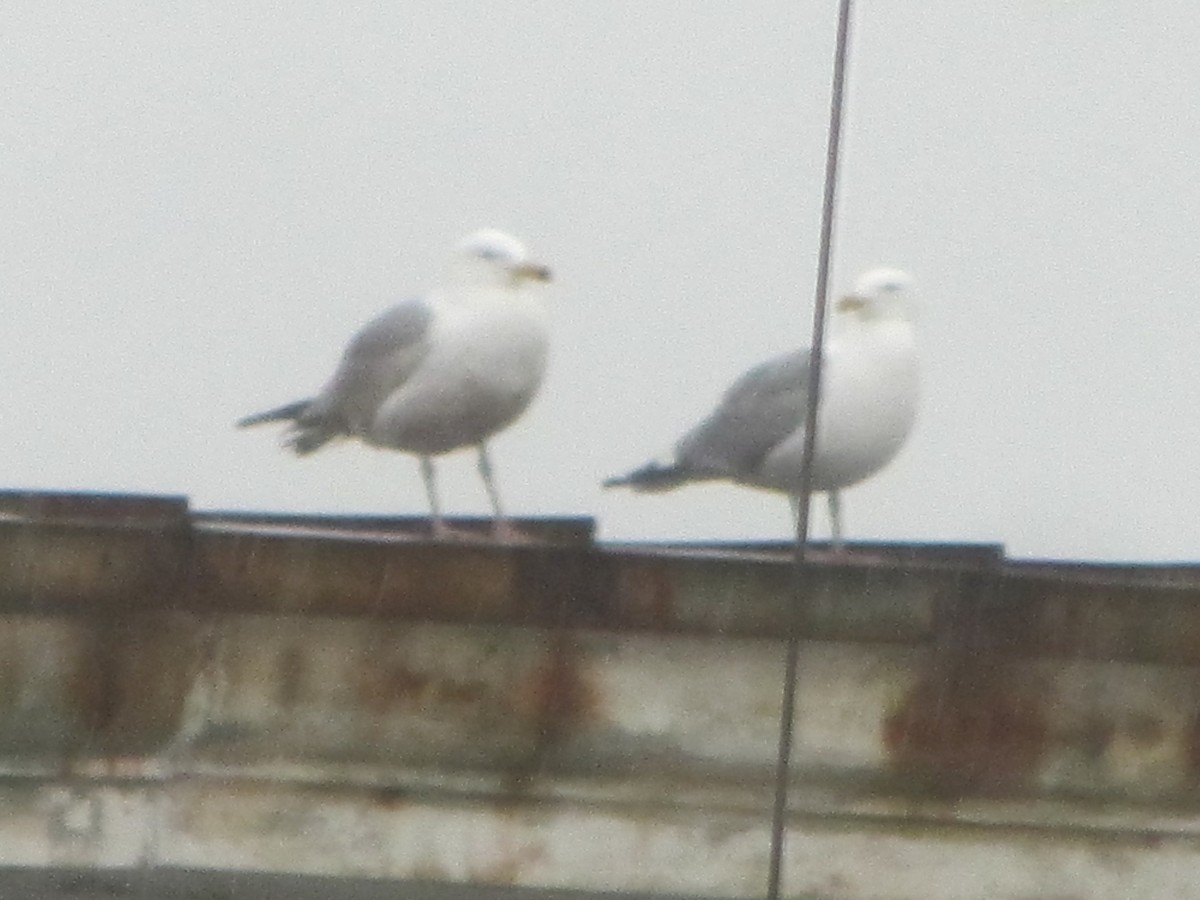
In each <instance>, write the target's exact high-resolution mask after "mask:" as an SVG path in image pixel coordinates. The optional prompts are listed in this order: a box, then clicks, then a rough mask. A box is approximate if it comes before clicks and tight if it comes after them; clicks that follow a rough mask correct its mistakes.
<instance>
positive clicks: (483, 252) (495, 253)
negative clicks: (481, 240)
mask: <svg viewBox="0 0 1200 900" xmlns="http://www.w3.org/2000/svg"><path fill="white" fill-rule="evenodd" d="M475 255H476V256H478V257H479V258H480V259H486V260H487V261H488V262H496V261H497V260H499V259H500V258H501V257H502V255H503V254H501V252H500V251H499V250H497V249H496V248H495V247H480V248H479V249H478V250H476V251H475Z"/></svg>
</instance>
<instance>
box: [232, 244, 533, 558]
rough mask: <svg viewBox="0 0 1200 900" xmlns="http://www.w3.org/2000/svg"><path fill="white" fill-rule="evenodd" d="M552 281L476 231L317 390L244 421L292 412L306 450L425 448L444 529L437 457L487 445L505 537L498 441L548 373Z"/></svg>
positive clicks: (289, 417)
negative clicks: (493, 453)
mask: <svg viewBox="0 0 1200 900" xmlns="http://www.w3.org/2000/svg"><path fill="white" fill-rule="evenodd" d="M549 279H550V271H549V269H547V268H546V267H545V266H542V265H539V264H537V263H534V262H532V261H531V260H530V259H529V255H528V253H527V252H526V249H525V246H524V245H523V244H522V243H521V242H520V241H518V240H517V239H516V238H513V237H511V236H509V235H507V234H504V233H503V232H500V231H496V230H493V229H485V230H482V231H478V232H475V233H474V234H472V235H470V236H469V237H467V238H466V239H465V240H463V241H462V242H461V243H460V244H459V245H458V247H457V249H456V251H455V253H454V255H453V258H452V259H451V261H450V265H449V266H448V268H447V270H446V273H445V275H444V277H443V279H442V280H441V282H440V283H439V284H438V285H437V286H436V287H435V288H434V289H433V290H431V291H429V292H428V293H426V294H424V295H423V296H419V297H414V298H412V299H409V300H406V301H404V302H401V303H399V304H398V305H396V306H393V307H392V308H391V309H388V310H386V311H385V312H383V313H381V314H380V315H379V316H377V317H376V318H374V319H372V320H371V321H370V322H368V323H367V324H366V325H365V326H363V328H362V329H361V330H360V331H359V332H358V333H357V334H356V335H354V337H353V338H352V339H351V340H350V343H349V345H348V346H347V347H346V350H345V351H344V353H343V354H342V359H341V363H340V364H339V365H338V367H337V370H336V371H335V372H334V374H333V377H332V378H330V380H329V381H328V383H326V385H325V386H324V387H323V388H322V389H321V391H320V392H319V393H318V394H317V395H316V396H315V397H312V398H310V399H307V400H299V401H297V402H294V403H289V404H287V405H286V406H281V407H278V408H277V409H272V410H268V411H267V412H262V413H258V414H256V415H252V416H247V417H246V418H244V419H242V420H241V421H240V422H238V423H237V424H238V426H239V427H246V426H249V425H260V424H263V423H266V422H289V423H290V428H289V430H288V433H287V436H286V438H285V443H286V444H287V445H288V446H290V447H291V448H292V449H293V450H294V451H295V452H296V453H297V454H300V455H304V454H308V453H312V452H313V451H314V450H317V449H319V448H320V447H322V446H324V445H325V444H326V443H327V442H328V441H330V440H332V439H333V438H337V437H353V438H358V439H359V440H361V441H363V442H365V443H367V444H370V445H372V446H375V447H382V448H386V449H389V450H401V451H404V452H406V453H413V454H416V455H417V456H418V457H419V459H420V464H421V476H422V478H423V479H424V482H425V491H426V493H427V495H428V499H429V508H430V512H431V514H432V526H433V532H434V534H435V536H438V537H445V536H447V535H449V534H450V530H449V529H448V528H447V527H446V525H445V522H444V520H443V518H442V510H441V506H440V504H439V501H438V492H437V484H436V476H435V471H434V462H433V458H434V457H435V456H439V455H441V454H443V453H448V452H450V451H452V450H457V449H459V448H461V447H477V448H478V452H479V473H480V475H481V476H482V478H483V483H484V486H485V488H486V489H487V494H488V500H489V501H490V503H491V507H492V513H493V515H494V517H495V520H494V527H495V532H496V534H497V536H500V535H504V534H507V533H509V529H508V526H507V522H506V520H505V518H504V515H503V512H502V510H501V505H500V497H499V493H498V491H497V489H496V482H495V476H494V475H493V471H492V465H491V461H490V460H489V458H488V452H487V444H486V441H487V439H488V438H489V437H491V436H492V435H493V434H495V433H496V432H498V431H500V430H501V429H503V428H505V427H507V426H508V425H510V424H511V423H512V422H513V421H514V420H515V419H516V418H517V417H518V416H520V415H521V413H522V412H524V410H525V408H526V407H527V406H528V405H529V403H530V401H531V400H532V399H533V397H534V395H535V394H536V393H537V390H538V386H539V385H540V384H541V382H542V375H543V373H544V372H545V368H546V355H547V349H548V336H547V322H546V310H545V309H544V307H543V305H542V303H541V298H540V296H539V293H540V292H539V291H538V290H536V289H535V287H534V286H535V285H536V284H537V283H540V282H545V281H548V280H549Z"/></svg>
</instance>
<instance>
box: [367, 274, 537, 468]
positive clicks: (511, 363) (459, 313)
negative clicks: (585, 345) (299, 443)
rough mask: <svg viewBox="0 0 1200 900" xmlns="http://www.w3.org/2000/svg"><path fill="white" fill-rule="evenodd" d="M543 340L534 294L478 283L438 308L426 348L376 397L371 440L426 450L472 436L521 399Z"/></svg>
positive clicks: (493, 425)
mask: <svg viewBox="0 0 1200 900" xmlns="http://www.w3.org/2000/svg"><path fill="white" fill-rule="evenodd" d="M547 348H548V335H547V328H546V320H545V312H544V310H543V308H542V307H541V304H540V303H538V302H537V301H536V299H534V298H526V297H523V296H521V295H517V296H514V294H513V292H510V291H504V292H501V291H487V292H483V291H480V292H476V293H475V295H474V296H472V298H471V302H470V303H469V304H455V305H447V306H445V307H443V308H440V309H438V311H437V315H436V316H435V319H434V322H433V324H432V328H431V330H430V335H429V352H428V354H427V355H426V356H425V358H424V359H423V360H422V362H421V365H420V366H419V367H418V368H417V370H416V371H415V372H414V373H413V374H412V377H411V378H409V379H408V381H406V382H405V383H404V384H403V385H401V386H400V387H399V388H398V389H397V390H396V391H394V392H393V393H392V394H391V395H390V396H389V397H388V398H387V399H386V400H385V401H384V402H383V404H381V406H380V408H379V411H378V413H377V415H376V416H375V419H374V422H373V423H372V426H371V429H370V435H369V439H370V441H371V443H373V444H376V445H378V446H384V447H390V448H393V449H398V450H408V451H411V452H415V453H426V454H437V453H445V452H447V451H450V450H454V449H456V448H458V447H465V446H471V445H474V444H478V443H480V442H481V441H483V440H485V439H486V438H487V437H489V436H490V435H492V434H494V433H495V432H497V431H499V430H500V429H502V428H504V427H505V426H507V425H508V424H510V423H511V422H512V421H513V420H514V419H516V417H517V416H519V415H520V414H521V413H522V412H523V411H524V410H525V408H526V407H527V406H528V405H529V403H530V401H531V400H532V399H533V397H534V395H535V394H536V393H537V389H538V387H539V386H540V385H541V382H542V376H543V374H544V373H545V369H546V356H547Z"/></svg>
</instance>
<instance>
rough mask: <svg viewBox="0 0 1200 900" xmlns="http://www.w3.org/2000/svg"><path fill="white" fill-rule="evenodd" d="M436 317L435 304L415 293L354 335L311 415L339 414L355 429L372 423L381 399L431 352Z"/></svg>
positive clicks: (334, 416)
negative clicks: (433, 325) (429, 337)
mask: <svg viewBox="0 0 1200 900" xmlns="http://www.w3.org/2000/svg"><path fill="white" fill-rule="evenodd" d="M432 319H433V310H432V309H430V307H429V304H428V303H427V302H425V300H423V299H421V298H413V299H411V300H406V301H404V302H403V303H399V304H397V305H396V306H393V307H392V308H391V309H388V310H385V311H384V312H382V313H380V314H379V315H378V316H376V317H375V318H374V319H372V320H371V321H370V322H368V323H367V324H366V325H364V326H363V327H362V328H361V329H359V331H358V333H357V334H355V335H354V337H353V338H351V339H350V343H349V344H348V345H347V347H346V349H345V351H344V352H343V353H342V359H341V362H340V363H339V364H338V368H337V371H336V372H334V374H333V377H332V378H331V379H330V380H329V383H328V384H326V385H325V387H324V388H323V389H322V390H321V393H320V394H319V395H317V397H316V399H315V400H314V401H313V403H312V406H311V407H310V409H309V410H308V412H307V413H306V415H305V418H306V419H307V418H309V417H319V418H323V419H328V420H336V421H337V422H338V423H339V424H340V425H341V426H342V428H343V430H344V431H345V432H347V433H350V434H354V433H356V432H358V431H360V430H362V429H364V428H366V427H367V425H368V424H369V423H370V421H371V419H372V418H373V417H374V415H375V411H376V410H377V409H378V408H379V405H380V404H381V403H382V402H383V401H384V400H385V399H386V398H387V397H388V395H390V394H391V393H392V392H393V391H394V390H395V389H396V388H398V387H399V386H400V385H402V384H403V383H404V382H405V381H407V380H408V379H409V377H411V375H412V373H413V371H414V370H415V369H416V368H417V366H419V365H420V363H421V360H422V359H424V358H425V354H426V353H427V352H428V351H429V346H428V342H427V340H426V338H427V337H428V334H429V326H430V323H431V321H432Z"/></svg>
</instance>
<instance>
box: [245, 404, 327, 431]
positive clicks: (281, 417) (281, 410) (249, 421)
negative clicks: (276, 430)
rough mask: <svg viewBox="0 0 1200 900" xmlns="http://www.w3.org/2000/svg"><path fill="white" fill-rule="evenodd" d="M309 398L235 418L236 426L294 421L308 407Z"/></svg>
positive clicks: (247, 426)
mask: <svg viewBox="0 0 1200 900" xmlns="http://www.w3.org/2000/svg"><path fill="white" fill-rule="evenodd" d="M311 402H312V401H311V400H297V401H296V402H295V403H288V404H287V405H285V406H279V407H276V408H275V409H268V410H267V411H266V412H260V413H254V415H250V416H246V417H244V418H241V419H238V420H237V427H238V428H250V427H252V426H254V425H265V424H267V423H268V422H294V421H296V419H298V418H299V417H300V416H301V415H303V414H304V411H305V410H307V409H308V407H309V404H310V403H311Z"/></svg>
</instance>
